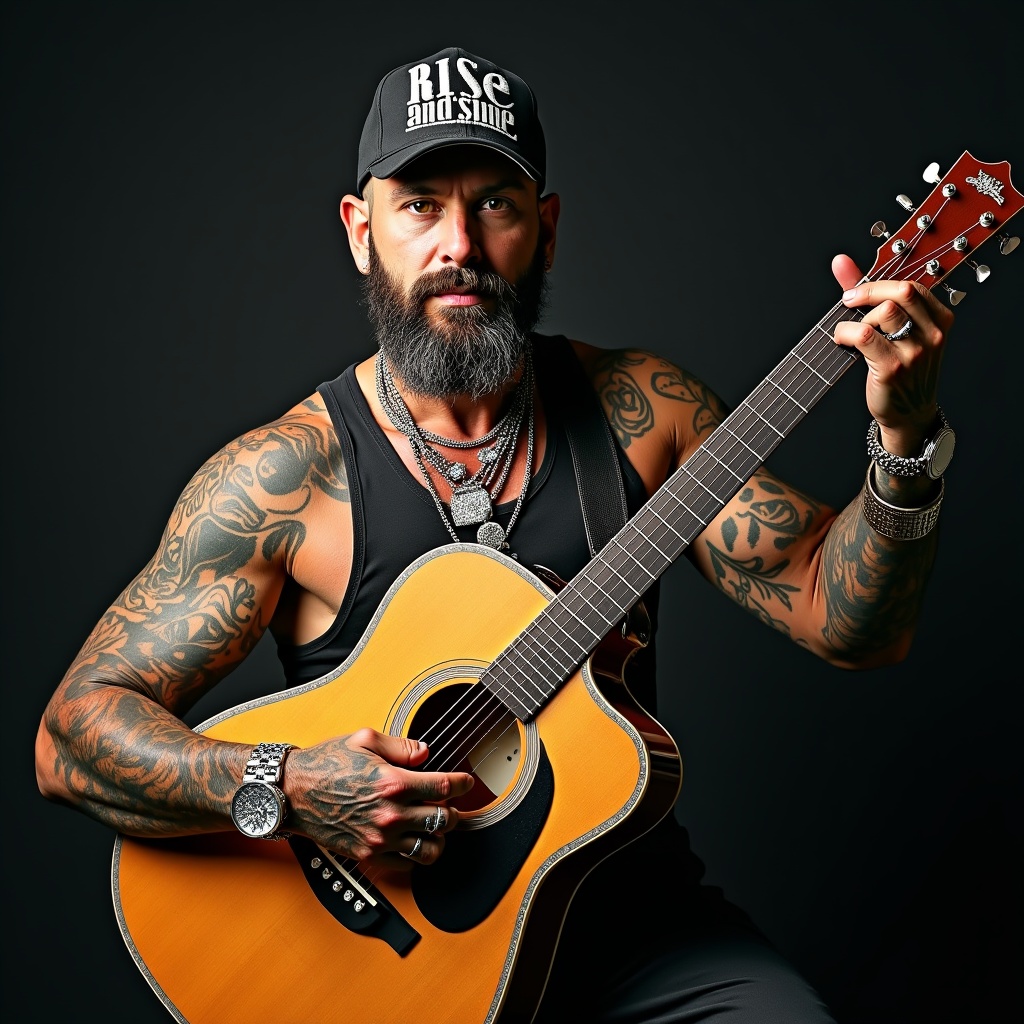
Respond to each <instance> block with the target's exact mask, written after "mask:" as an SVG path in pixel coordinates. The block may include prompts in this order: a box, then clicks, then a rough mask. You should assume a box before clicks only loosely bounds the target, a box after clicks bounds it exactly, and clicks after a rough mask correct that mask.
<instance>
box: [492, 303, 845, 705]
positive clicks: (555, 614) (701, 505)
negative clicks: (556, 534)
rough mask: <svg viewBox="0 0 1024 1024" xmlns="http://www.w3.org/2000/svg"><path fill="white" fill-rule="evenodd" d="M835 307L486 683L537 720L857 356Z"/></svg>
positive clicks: (841, 311) (495, 665)
mask: <svg viewBox="0 0 1024 1024" xmlns="http://www.w3.org/2000/svg"><path fill="white" fill-rule="evenodd" d="M863 315H864V314H863V312H861V311H860V310H857V309H847V308H846V307H844V306H842V305H837V306H835V307H834V308H833V309H832V310H831V311H830V312H829V314H828V315H827V316H826V317H825V318H824V319H823V320H822V321H821V322H820V323H819V324H818V325H817V326H816V327H815V328H814V329H813V330H812V331H811V332H810V333H809V334H807V335H806V336H805V337H804V338H803V339H802V340H801V341H800V343H799V344H798V345H797V346H796V347H795V348H794V349H793V350H792V351H791V352H790V353H789V354H788V355H787V356H786V357H785V358H784V359H783V360H782V361H781V362H780V363H779V364H778V365H777V366H776V367H775V369H773V370H772V372H771V373H769V374H768V376H767V377H765V379H764V380H763V381H762V382H761V384H760V385H758V387H757V388H755V389H754V391H753V392H751V394H750V395H749V396H748V397H747V398H746V400H745V401H744V402H743V403H742V404H741V405H739V406H738V407H737V408H736V409H735V410H734V411H733V412H732V413H730V414H729V416H728V417H726V419H725V420H723V421H722V423H721V424H720V425H719V426H718V427H717V428H716V429H715V430H714V432H713V433H712V434H711V436H710V437H709V438H708V439H707V441H705V442H704V444H703V445H701V447H700V449H699V450H698V451H696V452H695V453H694V454H693V455H692V456H690V458H689V459H687V461H686V462H684V463H683V464H682V466H680V467H679V469H677V470H676V471H675V472H674V473H673V474H672V475H671V476H670V477H669V478H668V480H667V481H666V482H665V483H664V484H663V485H662V486H661V487H660V488H659V489H658V490H657V491H656V492H655V493H654V494H653V495H652V496H651V497H650V498H649V499H648V501H647V502H646V503H645V504H644V505H643V506H642V508H641V509H640V510H639V511H638V512H637V514H636V515H635V516H633V517H632V519H630V521H629V522H628V523H626V525H625V526H623V527H622V529H621V530H620V531H619V532H618V533H617V534H616V535H615V536H614V537H613V538H612V539H611V540H610V541H609V542H608V544H607V545H605V547H604V549H603V550H602V551H600V552H599V553H598V554H597V556H596V557H595V558H594V559H593V560H592V561H590V562H589V563H588V564H587V565H586V566H585V567H584V568H583V569H582V570H581V571H580V572H579V573H577V575H576V576H575V577H574V578H573V579H572V580H571V581H570V582H569V583H568V584H567V585H566V586H565V587H564V588H563V589H562V590H561V591H560V592H559V593H558V594H557V595H556V597H555V598H554V600H552V602H551V603H550V604H549V605H548V606H547V607H546V608H545V609H544V610H543V611H542V612H541V613H540V615H538V616H537V618H536V619H534V620H533V622H531V623H530V625H529V626H527V628H526V629H524V630H523V632H522V633H520V634H519V636H518V637H516V639H515V640H514V641H513V642H512V643H511V644H509V646H508V647H507V648H506V649H505V650H504V651H503V652H502V653H501V654H500V655H499V656H498V657H497V658H496V659H495V660H494V661H493V662H492V663H491V665H490V666H488V668H487V670H486V671H485V672H484V673H483V675H482V677H481V682H482V683H483V684H484V685H485V686H486V687H487V688H488V689H489V690H490V691H491V692H492V693H493V694H494V695H495V696H496V697H498V698H499V699H500V700H501V701H502V703H503V704H505V705H506V706H507V707H508V708H509V709H510V710H511V711H512V712H513V713H514V714H515V715H516V716H517V717H518V718H520V719H521V720H523V721H525V720H527V719H528V718H530V717H532V716H533V715H535V714H536V713H537V712H538V711H539V710H540V709H541V707H543V705H544V704H545V702H546V701H547V700H548V699H549V698H550V697H551V696H552V695H553V694H554V693H555V692H556V691H557V690H558V688H559V686H560V685H561V684H562V682H564V680H565V679H566V678H567V677H568V676H569V675H571V674H572V672H573V671H575V669H576V668H577V666H579V665H580V664H581V663H582V662H583V661H584V660H585V659H586V658H587V656H588V655H589V654H590V653H591V652H592V651H593V650H594V648H595V647H596V646H597V645H598V644H599V643H600V642H601V640H602V639H603V638H604V637H605V636H606V635H607V634H608V632H609V631H610V630H611V629H612V627H614V626H615V625H616V624H617V623H618V622H619V621H620V620H621V619H622V618H623V616H624V615H625V614H626V613H627V612H628V611H629V609H630V608H631V607H632V606H633V605H634V604H635V603H636V602H637V600H638V599H639V598H640V597H641V596H642V595H643V594H644V593H645V592H646V591H647V590H648V589H649V588H650V586H651V585H652V584H653V583H654V582H655V580H657V579H658V577H659V576H661V574H662V573H663V572H664V571H665V570H666V569H667V568H668V567H669V566H670V565H671V564H672V563H673V562H674V561H675V560H676V559H677V558H678V557H679V556H680V555H681V554H682V553H683V551H685V550H686V548H687V546H688V545H689V544H690V543H691V542H692V540H693V539H694V537H696V536H697V535H698V534H699V533H700V532H701V530H703V529H704V527H705V526H707V524H708V523H710V522H711V520H712V519H713V518H714V517H715V516H716V515H717V514H718V512H719V511H720V510H721V509H722V507H723V506H724V505H725V503H726V502H727V501H728V500H729V499H730V498H731V497H732V496H733V495H734V494H735V493H736V492H737V491H738V490H739V489H740V488H741V487H742V486H743V484H744V483H746V481H747V480H748V479H749V478H750V476H751V474H752V473H753V472H754V471H755V470H756V469H757V468H758V467H759V466H761V465H762V464H763V463H764V462H765V461H766V460H767V458H768V456H769V455H771V453H772V452H773V451H774V450H775V449H776V448H777V447H778V445H779V444H780V443H781V442H782V440H783V439H784V438H785V437H787V436H788V435H789V434H790V432H791V431H792V430H793V428H794V427H795V426H796V425H797V424H798V423H799V422H800V421H801V420H802V419H803V418H804V416H806V415H807V413H808V412H809V410H810V409H811V408H813V407H814V405H815V404H816V403H817V402H818V400H819V399H820V398H821V397H822V396H823V395H824V394H825V393H826V392H827V391H828V390H829V389H830V388H831V387H832V386H833V385H834V384H835V383H836V381H838V380H839V378H840V377H841V376H842V375H843V374H844V373H845V372H846V370H848V369H849V368H850V367H851V366H852V365H853V364H854V363H855V362H856V361H857V359H858V358H859V357H858V355H857V353H856V352H855V351H851V350H849V349H845V348H843V347H841V346H839V345H836V344H835V342H834V341H833V340H832V334H833V331H834V329H835V325H836V324H837V323H839V322H840V321H841V320H860V319H862V318H863Z"/></svg>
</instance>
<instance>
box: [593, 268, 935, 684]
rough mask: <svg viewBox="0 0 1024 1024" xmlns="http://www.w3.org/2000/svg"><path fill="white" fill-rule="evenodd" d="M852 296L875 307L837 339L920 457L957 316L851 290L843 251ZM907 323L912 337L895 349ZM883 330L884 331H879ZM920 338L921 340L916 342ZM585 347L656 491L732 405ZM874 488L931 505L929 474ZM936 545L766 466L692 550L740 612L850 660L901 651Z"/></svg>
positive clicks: (654, 360)
mask: <svg viewBox="0 0 1024 1024" xmlns="http://www.w3.org/2000/svg"><path fill="white" fill-rule="evenodd" d="M834 269H835V271H836V277H837V279H838V280H840V282H841V283H842V284H844V285H846V286H847V287H848V288H849V289H850V291H849V292H848V293H847V296H846V301H847V304H848V305H851V306H855V305H871V306H872V307H873V308H872V309H871V310H870V312H869V313H868V314H867V316H865V318H864V320H863V322H862V323H853V322H850V323H843V324H840V325H839V326H838V327H837V329H836V341H837V342H838V343H841V344H846V345H850V346H853V347H857V348H858V349H860V351H861V352H862V354H863V355H864V357H865V361H866V362H867V364H868V382H867V388H866V395H867V402H868V408H869V410H870V411H871V414H872V415H873V416H875V417H876V418H877V419H878V421H879V423H880V424H882V430H883V431H885V432H886V433H887V438H886V440H885V441H884V442H883V444H884V446H885V447H886V449H887V450H889V451H892V452H894V453H896V454H904V455H905V454H916V453H918V452H920V451H921V448H922V446H923V442H924V439H925V438H926V437H927V436H928V435H929V433H930V431H931V430H932V429H933V424H934V420H935V417H936V402H935V387H936V383H937V378H938V363H939V360H940V357H941V346H942V344H943V341H944V338H945V335H946V334H947V333H948V330H949V327H950V326H951V324H952V313H951V312H950V311H948V310H947V309H945V307H943V306H942V305H941V303H939V302H938V301H937V300H935V299H934V297H933V296H932V295H931V294H930V293H929V292H928V291H927V290H926V289H923V288H918V287H916V286H914V285H911V284H907V283H903V282H876V283H874V284H872V285H867V286H861V287H860V288H856V287H855V285H856V282H857V280H859V271H857V270H856V268H855V267H854V266H853V264H852V261H849V260H847V259H846V258H845V257H839V258H837V260H836V262H835V264H834ZM907 319H911V320H912V321H913V324H914V332H913V334H912V335H911V338H910V339H908V341H907V343H903V342H900V344H899V345H895V344H893V343H892V342H889V341H887V340H886V339H885V338H884V337H883V336H882V334H881V333H880V332H884V331H889V332H895V331H896V330H897V329H898V328H899V327H901V326H902V325H903V323H904V322H905V321H906V320H907ZM876 328H877V329H876ZM915 337H916V340H915ZM578 350H579V351H580V353H581V356H582V357H583V359H584V362H585V363H586V365H587V366H588V367H589V370H590V374H591V378H592V380H593V381H594V385H595V388H596V389H597V391H598V393H599V395H600V397H601V399H602V402H603V404H604V407H605V410H606V413H607V415H608V418H609V421H610V423H611V425H612V427H613V429H614V431H615V433H616V436H617V437H618V440H619V442H620V444H621V445H622V447H623V448H624V449H625V451H626V454H627V456H628V457H629V458H630V461H631V462H632V463H633V465H634V466H635V467H636V468H637V470H638V472H639V473H640V475H641V476H642V477H643V479H644V482H645V483H646V485H647V489H648V492H649V493H653V492H654V490H655V489H656V488H657V487H658V486H660V485H661V483H663V482H664V480H665V479H666V478H667V476H668V475H669V474H670V473H671V472H672V471H673V470H675V469H676V468H677V467H678V466H680V465H681V464H682V463H683V462H684V461H685V460H686V459H687V458H688V457H689V456H690V455H692V454H693V453H694V452H695V451H696V450H697V449H698V448H699V446H700V445H701V444H703V443H704V441H706V440H707V438H708V437H709V436H710V434H711V432H712V431H713V430H714V429H715V427H716V426H718V424H720V423H721V422H722V420H723V419H724V418H725V416H726V415H727V413H728V410H727V409H726V408H725V406H724V405H723V403H722V401H721V400H720V399H719V398H718V397H717V396H716V395H715V394H714V393H713V392H712V391H711V390H710V389H709V388H708V387H707V386H706V385H704V384H703V383H702V382H701V381H700V380H698V379H697V378H695V377H693V376H691V375H689V374H687V373H685V372H683V371H682V370H680V369H679V368H678V367H676V366H673V365H671V364H669V363H667V362H665V361H664V360H662V359H659V358H658V357H657V356H655V355H653V354H651V353H649V352H643V351H634V350H619V351H613V352H607V351H606V352H599V351H598V350H594V349H589V348H587V347H586V346H578ZM875 483H876V487H877V488H878V490H879V492H880V496H881V497H882V498H883V499H884V500H886V501H888V502H890V503H891V504H894V505H899V506H903V507H907V508H913V507H918V506H922V505H925V504H927V503H928V502H929V501H930V500H931V499H932V498H933V497H934V496H935V493H936V491H937V488H938V484H936V483H935V482H934V481H932V480H930V479H929V478H927V477H922V478H912V479H907V478H897V477H890V476H889V475H888V474H886V473H883V472H880V471H879V472H876V474H875ZM936 547H937V533H936V531H933V532H932V533H930V534H928V535H927V536H926V537H924V538H922V539H919V540H915V541H895V540H890V539H888V538H886V537H883V536H881V535H880V534H879V533H877V532H876V531H875V530H874V529H873V528H872V527H870V526H869V525H868V524H867V522H866V520H865V519H864V515H863V512H862V499H861V496H860V494H858V495H857V496H856V497H855V498H854V499H853V500H852V501H851V502H850V504H849V505H848V506H847V507H846V508H845V509H844V510H843V511H841V512H838V513H837V512H836V511H835V510H834V509H831V508H829V507H827V506H825V505H824V504H822V503H821V502H818V501H816V500H815V499H814V498H812V497H810V496H809V495H808V494H806V493H805V492H803V491H801V490H798V489H797V488H795V487H792V486H790V485H789V484H786V483H784V482H783V481H781V480H780V479H778V477H776V476H774V475H773V474H772V473H771V472H770V470H768V469H767V468H766V467H762V468H761V469H759V470H758V471H757V472H755V473H754V475H753V476H752V477H751V478H750V480H749V481H747V483H746V484H745V485H744V486H743V487H742V488H740V490H739V491H738V492H737V494H736V495H735V496H734V497H733V498H732V499H731V500H730V501H729V502H728V503H727V504H726V505H725V506H724V507H723V508H722V510H721V512H720V513H719V514H718V515H717V516H716V517H715V518H714V519H713V520H712V521H711V522H710V523H709V524H708V525H707V527H706V528H705V529H704V530H703V531H702V533H701V534H700V535H699V536H698V537H697V538H696V539H695V540H694V542H693V544H692V545H691V546H690V548H689V549H688V551H687V554H688V557H690V558H691V560H692V561H693V562H694V564H695V565H696V566H697V567H698V568H699V569H700V571H701V572H702V573H703V575H704V576H705V577H706V578H707V579H708V580H709V581H710V582H711V583H712V584H713V585H714V586H716V587H717V588H718V589H719V590H721V591H722V592H723V593H725V594H726V595H728V596H729V597H730V598H732V600H734V601H735V602H736V603H737V604H738V605H740V606H741V607H742V608H745V609H746V610H747V611H749V612H750V613H752V614H753V615H756V616H757V617H758V618H759V619H760V620H761V621H762V622H764V623H765V624H766V625H768V626H770V627H772V628H773V629H776V630H778V631H779V632H781V633H783V634H784V635H786V636H788V637H790V638H791V639H792V640H794V641H795V642H796V643H798V644H800V645H801V646H803V647H806V648H807V649H809V650H811V651H813V652H814V653H815V654H817V655H819V656H820V657H822V658H825V659H826V660H828V661H829V662H831V663H833V664H835V665H838V666H841V667H844V668H866V667H871V666H876V665H884V664H890V663H893V662H895V661H898V660H900V659H902V658H903V657H905V655H906V654H907V652H908V650H909V647H910V643H911V640H912V638H913V633H914V628H915V625H916V623H917V619H918V615H919V613H920V610H921V604H922V600H923V597H924V591H925V585H926V583H927V580H928V577H929V574H930V570H931V566H932V562H933V560H934V557H935V551H936Z"/></svg>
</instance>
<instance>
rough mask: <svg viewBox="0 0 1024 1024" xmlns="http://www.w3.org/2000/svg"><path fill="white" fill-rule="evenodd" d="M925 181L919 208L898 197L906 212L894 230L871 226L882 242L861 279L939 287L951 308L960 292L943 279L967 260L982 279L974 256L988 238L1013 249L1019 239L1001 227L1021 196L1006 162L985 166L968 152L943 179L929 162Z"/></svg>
mask: <svg viewBox="0 0 1024 1024" xmlns="http://www.w3.org/2000/svg"><path fill="white" fill-rule="evenodd" d="M925 180H926V181H934V182H936V185H935V188H934V189H932V191H931V193H930V194H929V196H928V198H927V199H925V201H924V202H923V203H921V205H920V206H917V207H915V206H914V205H913V203H912V201H911V200H909V199H908V198H907V197H906V196H898V197H897V202H899V203H900V205H901V206H903V207H904V208H905V209H907V210H909V211H910V214H911V215H910V217H909V219H908V220H907V221H906V223H904V224H903V225H902V226H901V227H900V228H899V229H898V230H897V231H895V232H889V231H888V230H887V229H886V227H885V225H884V224H883V223H882V222H881V221H878V222H877V223H876V224H875V225H874V226H873V227H872V229H871V233H872V234H873V235H875V237H881V238H884V239H885V242H884V243H883V244H882V245H881V246H879V249H878V254H877V256H876V258H875V262H874V264H873V266H872V267H871V269H870V270H869V271H868V273H867V275H866V278H865V279H866V280H871V281H877V280H880V279H883V278H885V279H888V280H897V281H919V282H921V283H922V284H924V285H926V286H927V287H928V288H934V287H936V286H938V285H940V284H941V285H942V286H943V287H944V288H945V289H946V292H947V294H948V297H949V301H950V303H951V304H952V305H954V306H955V305H956V304H957V303H958V302H959V301H960V299H962V298H963V296H964V293H963V292H960V291H957V290H956V289H954V288H951V287H950V286H949V285H948V284H945V279H946V278H947V277H948V276H949V274H950V273H951V272H952V271H953V270H954V269H955V268H956V267H958V266H959V265H960V264H961V263H962V262H963V261H964V260H966V261H967V262H968V264H969V265H970V266H972V267H973V268H974V271H975V274H976V275H977V276H978V280H984V279H985V277H987V276H988V268H987V267H986V266H984V265H983V264H980V263H978V261H977V260H976V259H975V258H974V254H975V253H976V252H977V251H978V250H979V249H980V248H981V247H982V246H983V245H985V244H986V243H987V242H989V241H991V240H992V239H996V250H997V251H999V252H1001V253H1003V254H1007V253H1010V252H1012V251H1013V250H1014V249H1015V248H1016V247H1017V244H1018V242H1019V241H1020V239H1019V238H1017V237H1015V236H1013V235H1011V234H1010V233H1009V232H1008V231H1007V229H1006V225H1007V223H1008V222H1009V220H1010V218H1012V217H1013V216H1015V215H1016V214H1017V213H1018V212H1019V211H1020V209H1021V207H1022V206H1024V196H1022V195H1021V194H1020V192H1018V191H1017V190H1016V189H1015V188H1014V187H1013V184H1012V183H1011V182H1010V165H1009V163H1007V162H1006V161H1003V162H1002V163H997V164H985V163H982V162H981V161H980V160H977V159H975V157H973V156H971V154H970V153H968V152H964V154H963V155H962V156H961V157H960V159H959V160H957V162H956V163H955V164H954V165H953V166H952V167H951V168H950V169H949V171H948V172H947V173H946V175H945V176H944V177H942V178H939V177H938V173H937V169H936V167H935V165H934V164H933V165H932V166H931V167H930V168H929V169H928V171H926V172H925Z"/></svg>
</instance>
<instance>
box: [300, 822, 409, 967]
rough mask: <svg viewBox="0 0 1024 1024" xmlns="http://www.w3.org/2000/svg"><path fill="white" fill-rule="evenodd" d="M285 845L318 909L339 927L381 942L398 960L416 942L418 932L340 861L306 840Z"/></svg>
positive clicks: (370, 886) (302, 839)
mask: <svg viewBox="0 0 1024 1024" xmlns="http://www.w3.org/2000/svg"><path fill="white" fill-rule="evenodd" d="M288 845H289V846H290V847H291V849H292V853H293V854H295V859H296V860H297V861H298V862H299V866H300V867H301V868H302V873H303V875H305V877H306V881H307V882H308V883H309V887H310V889H312V890H313V894H314V895H315V896H316V898H317V899H318V900H319V901H320V905H321V906H322V907H323V908H324V909H325V910H326V911H327V912H328V913H329V914H330V915H331V916H332V917H333V918H334V919H335V920H336V921H337V922H338V923H339V924H342V925H344V926H345V927H346V928H348V930H349V931H352V932H356V933H357V934H359V935H366V936H369V937H372V938H377V939H381V940H382V941H383V942H386V943H387V944H388V945H389V946H390V947H391V948H392V949H393V950H394V951H395V952H396V953H397V954H398V955H399V956H405V954H406V953H408V952H409V950H410V949H412V947H413V946H415V945H416V943H417V942H419V940H420V935H419V932H417V931H416V930H415V929H414V928H413V927H412V926H411V925H410V924H409V922H408V921H406V920H405V918H403V917H402V915H401V914H399V913H398V911H397V910H395V908H394V907H393V906H392V905H391V904H390V903H389V902H388V901H387V900H386V899H384V897H383V896H382V895H381V894H380V893H379V892H378V891H377V890H376V889H374V887H373V886H372V885H370V884H369V883H368V882H366V881H365V880H361V879H360V878H359V877H357V875H356V873H354V872H353V871H352V870H350V869H349V868H347V867H345V864H344V862H343V861H342V860H339V859H338V858H337V857H335V856H334V855H333V854H332V853H328V852H327V851H326V850H324V849H323V848H322V847H320V846H318V845H317V844H316V843H314V842H313V841H312V840H310V839H306V838H305V836H291V837H289V839H288Z"/></svg>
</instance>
